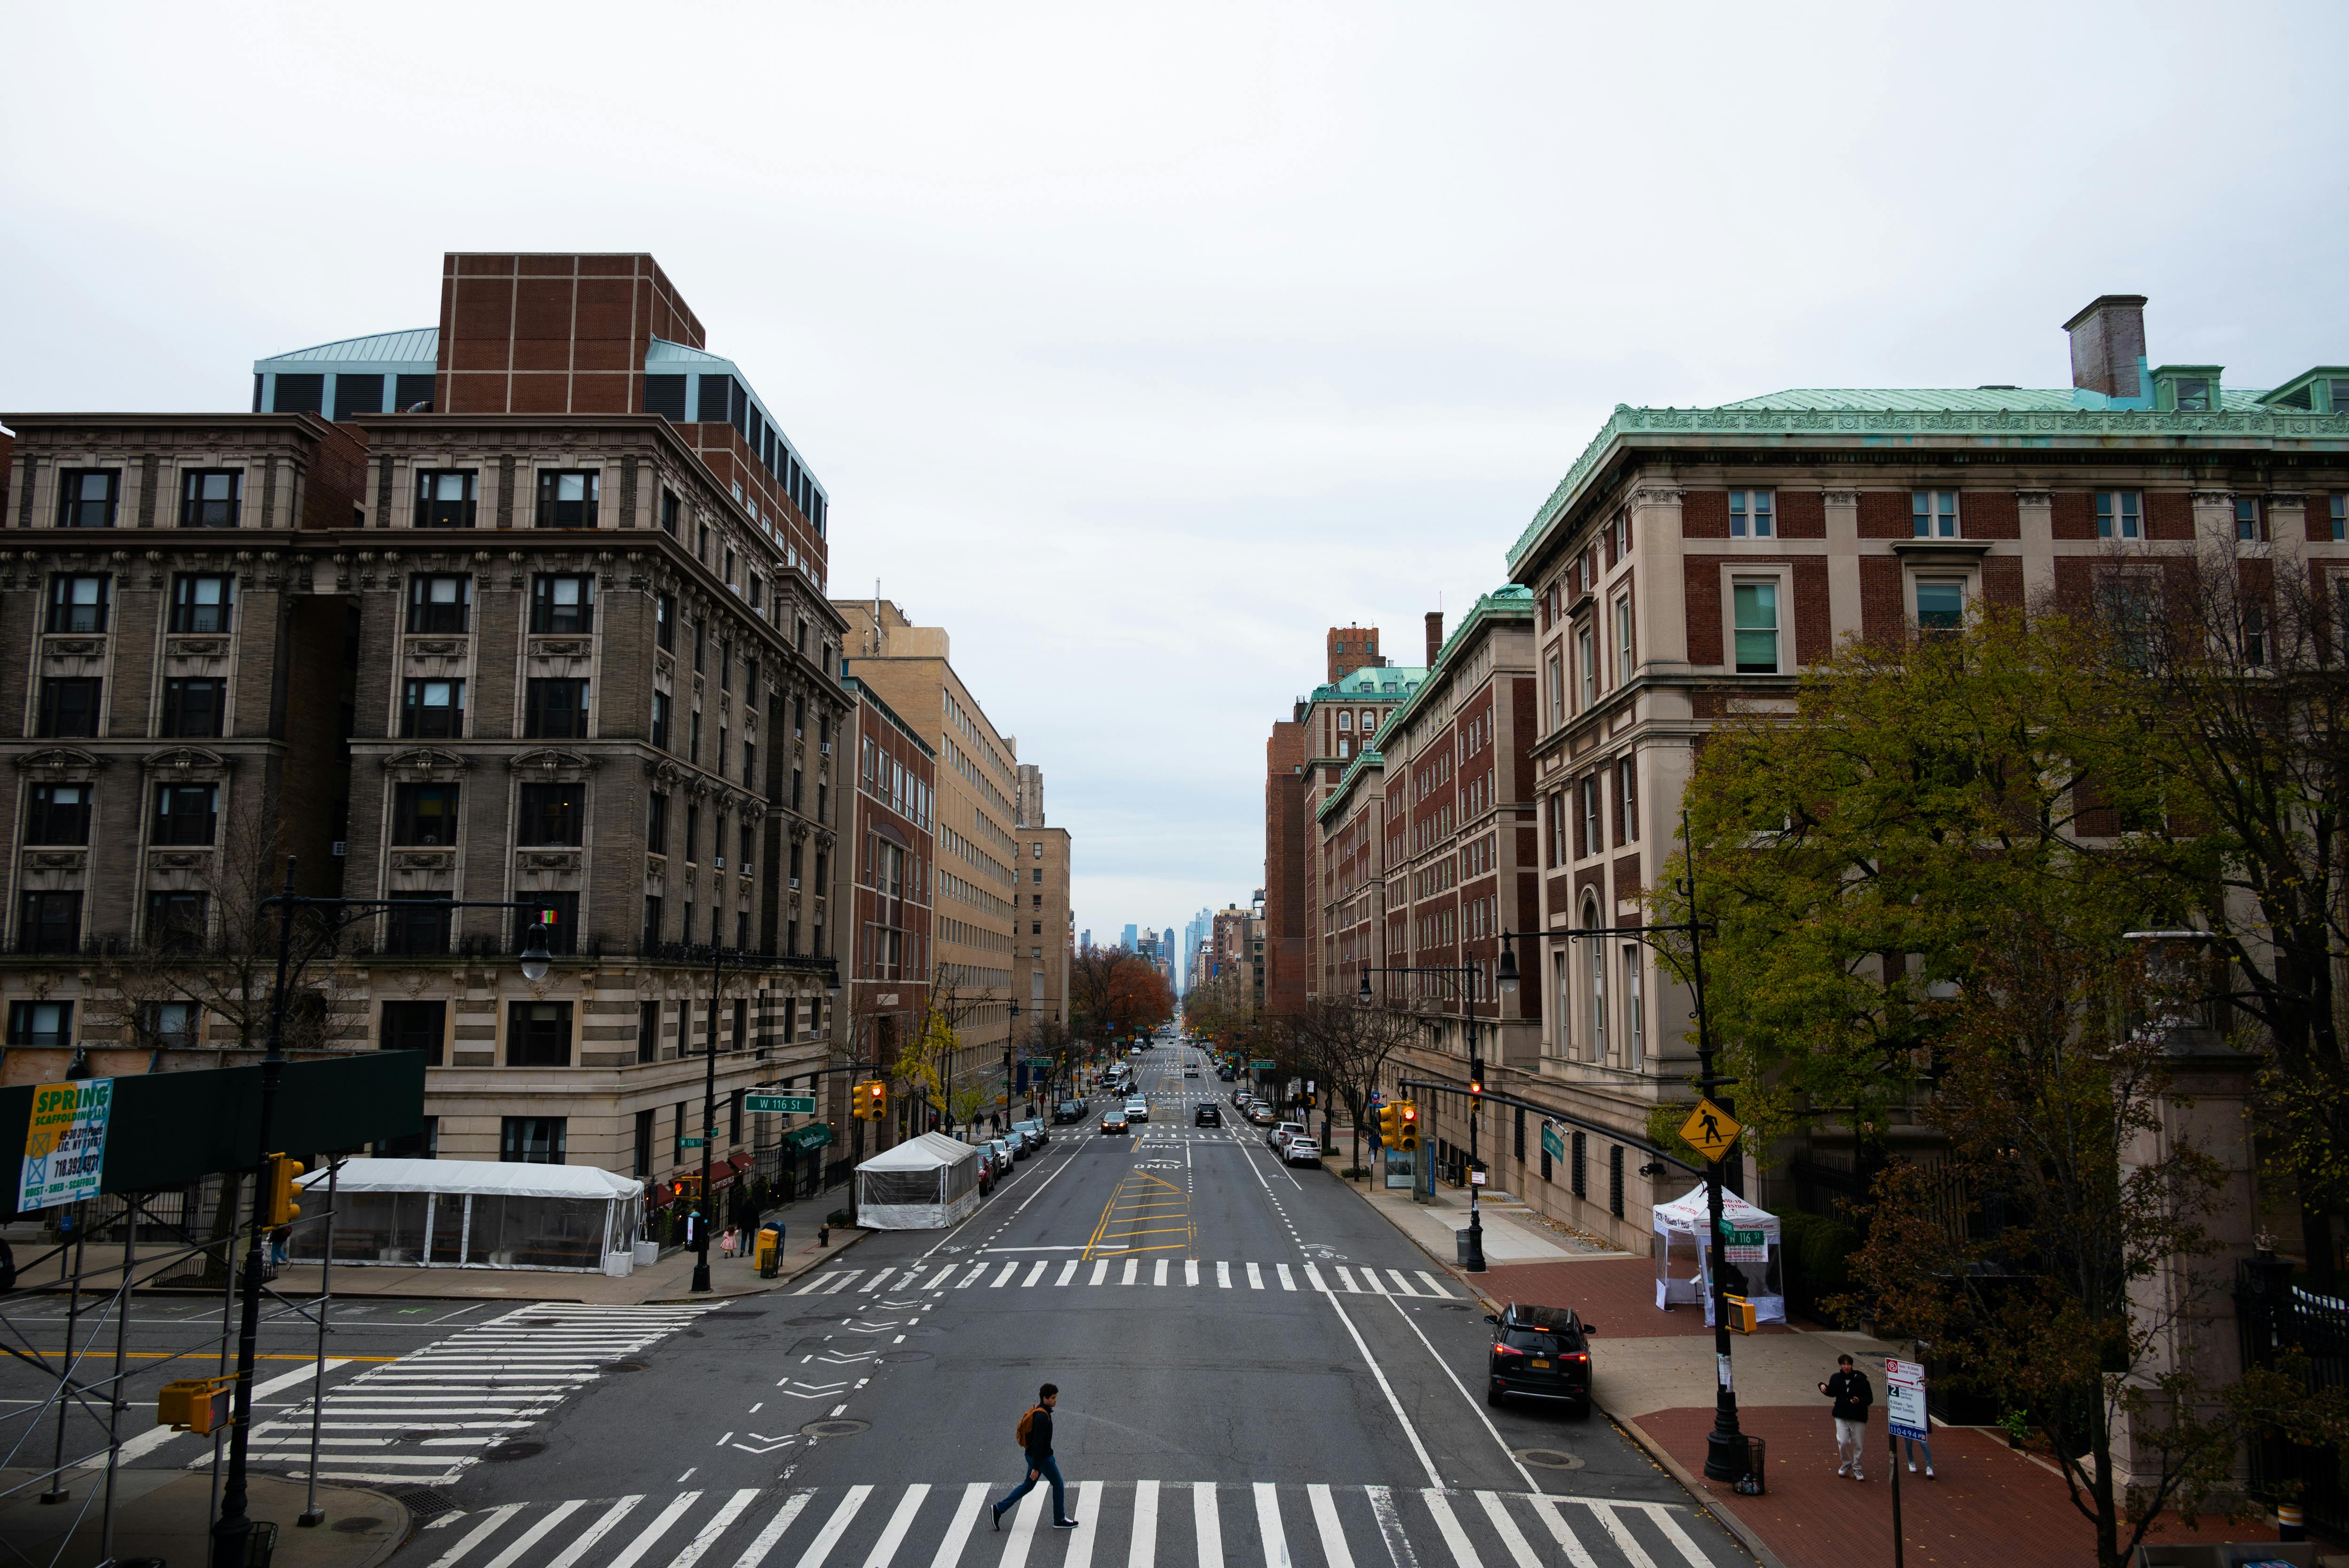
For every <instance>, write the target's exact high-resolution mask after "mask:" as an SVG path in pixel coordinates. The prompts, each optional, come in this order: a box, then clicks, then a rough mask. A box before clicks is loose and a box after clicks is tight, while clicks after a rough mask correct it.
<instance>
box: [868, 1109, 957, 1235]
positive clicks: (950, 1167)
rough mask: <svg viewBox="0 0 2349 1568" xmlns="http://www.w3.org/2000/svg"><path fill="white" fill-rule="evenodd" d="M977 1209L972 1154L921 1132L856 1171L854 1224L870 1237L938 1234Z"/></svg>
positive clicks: (941, 1136) (954, 1140)
mask: <svg viewBox="0 0 2349 1568" xmlns="http://www.w3.org/2000/svg"><path fill="white" fill-rule="evenodd" d="M977 1208H978V1150H977V1149H974V1148H972V1147H971V1146H970V1145H969V1144H968V1143H965V1142H963V1141H962V1140H960V1139H958V1138H948V1137H947V1135H946V1134H945V1133H943V1132H925V1133H924V1134H922V1135H921V1136H920V1137H919V1138H909V1139H907V1140H905V1142H903V1143H900V1144H899V1145H897V1147H895V1149H890V1150H883V1151H882V1152H881V1153H879V1154H875V1155H874V1157H873V1158H872V1159H870V1160H867V1161H864V1163H863V1164H862V1165H859V1166H858V1167H857V1168H856V1222H857V1223H858V1224H860V1225H864V1226H867V1227H869V1228H871V1229H873V1230H876V1231H936V1230H943V1229H944V1228H945V1227H947V1226H948V1225H951V1224H953V1223H954V1222H957V1220H960V1219H962V1218H964V1217H965V1216H966V1215H968V1214H969V1213H971V1212H973V1211H975V1210H976V1209H977Z"/></svg>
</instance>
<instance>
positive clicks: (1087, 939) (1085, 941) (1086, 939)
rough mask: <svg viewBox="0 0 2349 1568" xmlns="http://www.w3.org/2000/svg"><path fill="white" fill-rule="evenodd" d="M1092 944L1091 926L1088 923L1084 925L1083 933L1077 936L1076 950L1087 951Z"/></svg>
mask: <svg viewBox="0 0 2349 1568" xmlns="http://www.w3.org/2000/svg"><path fill="white" fill-rule="evenodd" d="M1092 944H1093V928H1092V926H1090V925H1088V926H1086V927H1085V932H1084V934H1083V935H1082V936H1080V937H1078V938H1077V951H1078V952H1080V953H1084V952H1088V951H1090V950H1091V949H1092Z"/></svg>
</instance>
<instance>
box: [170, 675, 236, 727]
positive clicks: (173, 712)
mask: <svg viewBox="0 0 2349 1568" xmlns="http://www.w3.org/2000/svg"><path fill="white" fill-rule="evenodd" d="M227 706H228V682H227V681H226V680H225V679H224V678H222V677H221V676H167V677H165V679H164V681H163V733H164V735H165V736H167V737H171V738H178V739H183V740H193V739H204V738H216V737H218V736H219V734H220V733H221V721H222V715H223V712H224V710H225V709H226V707H227Z"/></svg>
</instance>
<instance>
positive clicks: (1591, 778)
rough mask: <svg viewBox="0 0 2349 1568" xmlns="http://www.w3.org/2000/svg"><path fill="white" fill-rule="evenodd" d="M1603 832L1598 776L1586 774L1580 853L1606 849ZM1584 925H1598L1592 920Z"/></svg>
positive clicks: (1583, 786)
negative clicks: (1600, 818) (1600, 819)
mask: <svg viewBox="0 0 2349 1568" xmlns="http://www.w3.org/2000/svg"><path fill="white" fill-rule="evenodd" d="M1605 831H1606V830H1605V828H1604V827H1602V826H1601V825H1600V821H1599V775H1597V774H1596V773H1592V774H1588V775H1586V776H1585V777H1584V779H1583V780H1582V844H1581V850H1582V852H1583V853H1584V854H1586V855H1595V854H1598V853H1599V851H1602V850H1604V849H1606V847H1607V841H1606V840H1605V839H1604V838H1602V837H1601V836H1600V835H1601V834H1602V833H1604V832H1605ZM1586 923H1588V924H1596V923H1597V921H1596V920H1592V921H1589V922H1586Z"/></svg>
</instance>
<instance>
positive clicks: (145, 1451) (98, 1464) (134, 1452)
mask: <svg viewBox="0 0 2349 1568" xmlns="http://www.w3.org/2000/svg"><path fill="white" fill-rule="evenodd" d="M349 1365H350V1358H349V1357H340V1358H337V1357H332V1356H330V1357H327V1358H326V1370H327V1371H329V1372H332V1371H333V1370H334V1369H335V1368H336V1367H347V1366H349ZM317 1375H318V1367H317V1366H316V1364H315V1363H314V1364H312V1365H311V1366H308V1367H303V1368H302V1369H301V1370H300V1371H298V1372H288V1373H286V1374H285V1375H284V1376H283V1377H272V1378H271V1379H269V1381H268V1382H266V1383H256V1384H254V1386H253V1397H254V1398H255V1399H256V1400H258V1399H265V1398H268V1397H269V1396H270V1395H272V1394H274V1393H277V1392H279V1391H281V1390H283V1389H286V1388H291V1387H294V1385H295V1384H296V1383H300V1382H303V1381H305V1380H306V1379H308V1378H311V1377H316V1376H317ZM337 1391H338V1392H340V1391H341V1390H337ZM305 1402H306V1401H305ZM468 1413H469V1414H470V1413H471V1412H468ZM188 1435H189V1434H188V1433H186V1432H175V1431H173V1430H172V1429H171V1428H169V1427H157V1428H156V1429H154V1430H153V1431H151V1432H141V1433H140V1434H139V1435H138V1436H137V1437H135V1438H132V1439H130V1440H129V1441H128V1442H126V1443H124V1444H123V1445H122V1453H121V1456H120V1459H119V1461H118V1462H119V1463H122V1464H128V1463H129V1462H130V1461H131V1460H136V1459H143V1458H144V1457H145V1456H147V1455H149V1454H151V1453H153V1452H154V1451H155V1450H156V1449H160V1448H161V1447H162V1446H163V1445H164V1444H165V1443H168V1442H170V1441H171V1439H173V1438H184V1437H187V1436H188ZM79 1468H80V1469H82V1470H104V1469H105V1468H106V1461H105V1460H103V1459H95V1460H83V1461H82V1462H81V1465H80V1467H79Z"/></svg>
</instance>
